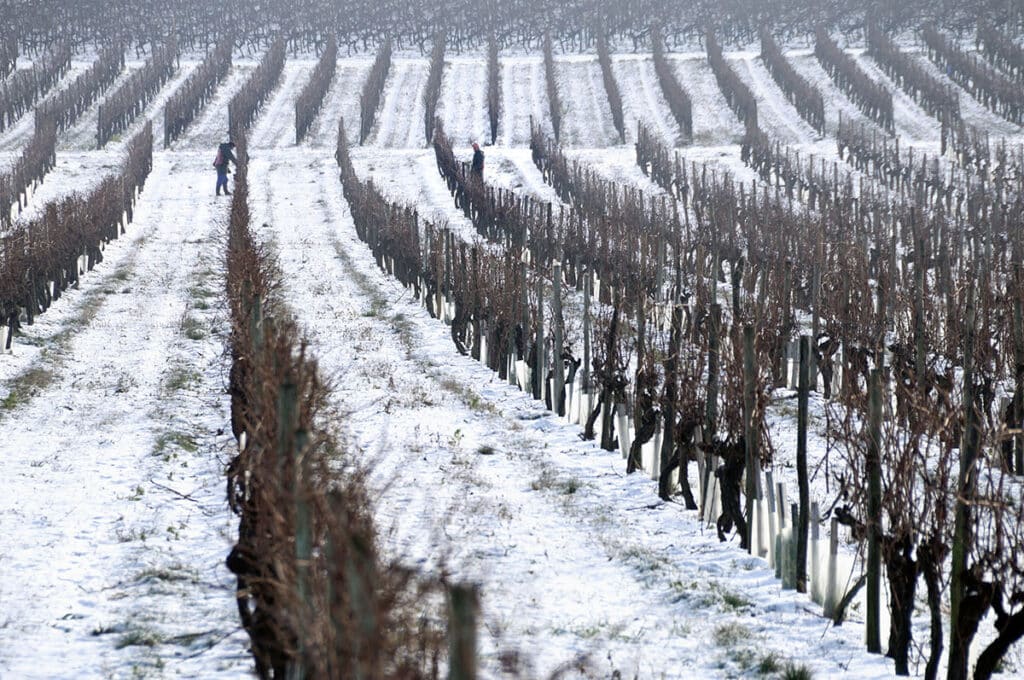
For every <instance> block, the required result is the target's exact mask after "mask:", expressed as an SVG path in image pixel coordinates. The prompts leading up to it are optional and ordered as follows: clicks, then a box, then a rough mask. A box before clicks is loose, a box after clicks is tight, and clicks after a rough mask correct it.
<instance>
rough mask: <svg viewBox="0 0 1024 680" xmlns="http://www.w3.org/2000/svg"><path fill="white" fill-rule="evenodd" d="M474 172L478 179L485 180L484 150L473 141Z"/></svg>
mask: <svg viewBox="0 0 1024 680" xmlns="http://www.w3.org/2000/svg"><path fill="white" fill-rule="evenodd" d="M472 170H473V174H474V175H475V176H476V178H477V179H479V180H483V178H484V152H483V151H482V150H481V149H480V145H479V144H477V143H476V142H473V167H472Z"/></svg>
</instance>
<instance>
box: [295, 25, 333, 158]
mask: <svg viewBox="0 0 1024 680" xmlns="http://www.w3.org/2000/svg"><path fill="white" fill-rule="evenodd" d="M337 69H338V42H337V41H336V40H335V39H334V38H333V37H331V38H328V40H327V45H326V46H325V47H324V51H323V52H322V53H321V54H320V59H319V60H318V61H317V63H316V68H314V69H313V75H312V76H311V77H310V79H309V82H307V83H306V84H305V85H304V86H303V88H302V91H301V92H300V93H299V96H298V97H297V98H296V99H295V143H296V144H298V143H299V142H301V141H302V139H303V137H305V136H306V133H307V132H308V131H309V128H310V126H311V125H313V121H314V120H316V114H317V113H319V111H320V107H321V106H323V103H324V97H326V96H327V90H328V89H330V87H331V81H333V80H334V72H335V71H336V70H337Z"/></svg>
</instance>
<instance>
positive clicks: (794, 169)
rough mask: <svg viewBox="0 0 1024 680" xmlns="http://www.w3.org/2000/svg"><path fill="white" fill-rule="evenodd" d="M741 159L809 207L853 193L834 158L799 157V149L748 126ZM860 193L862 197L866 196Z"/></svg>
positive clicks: (820, 206) (819, 206)
mask: <svg viewBox="0 0 1024 680" xmlns="http://www.w3.org/2000/svg"><path fill="white" fill-rule="evenodd" d="M740 155H741V158H742V159H743V162H744V163H746V164H747V165H748V166H750V168H751V169H753V170H754V171H755V172H757V174H758V175H759V176H760V177H761V179H763V180H764V181H765V182H766V183H767V184H768V185H769V186H775V187H779V186H781V187H783V188H784V189H785V194H786V197H787V198H790V199H792V198H796V199H798V200H800V201H802V202H804V203H806V204H807V207H808V208H810V209H811V210H824V209H826V208H827V207H828V205H829V203H830V202H832V201H835V200H839V201H844V202H845V201H848V200H850V198H851V197H852V196H854V195H855V192H854V188H853V182H852V180H851V179H850V177H849V175H848V174H847V173H845V172H844V173H843V176H842V178H840V176H839V170H838V168H837V166H836V164H835V163H834V162H833V163H832V164H831V165H830V166H826V165H825V159H824V158H821V159H819V162H818V163H815V162H814V158H813V156H812V157H810V158H807V157H804V158H801V156H800V153H799V152H794V151H791V150H790V149H789V147H785V148H783V146H782V145H781V144H780V143H779V142H772V141H771V140H770V139H769V138H768V135H766V134H765V133H764V132H762V131H761V130H748V131H747V133H746V134H745V135H744V136H743V142H742V144H741V148H740ZM869 198H870V197H869V196H865V195H862V196H861V197H860V199H861V200H862V201H867V200H869Z"/></svg>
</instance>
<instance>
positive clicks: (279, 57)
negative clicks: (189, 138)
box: [228, 38, 284, 138]
mask: <svg viewBox="0 0 1024 680" xmlns="http://www.w3.org/2000/svg"><path fill="white" fill-rule="evenodd" d="M283 71H284V40H282V39H280V38H278V39H277V40H275V41H274V43H273V44H272V45H271V46H270V49H269V50H267V52H266V54H264V55H263V58H262V59H260V63H259V66H257V67H256V70H255V71H253V74H252V75H251V76H249V80H247V81H245V85H243V86H242V87H241V89H240V90H238V92H237V93H235V96H234V97H232V98H231V101H230V102H228V134H230V135H231V137H232V138H234V137H235V136H238V135H240V134H241V133H243V132H245V131H246V130H248V129H249V126H250V125H252V123H253V121H255V120H256V114H258V113H259V111H260V109H261V108H262V107H263V103H264V102H265V101H266V100H267V97H269V96H270V93H271V92H272V91H273V90H274V88H275V87H277V83H278V81H280V80H281V73H282V72H283Z"/></svg>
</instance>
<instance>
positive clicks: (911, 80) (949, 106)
mask: <svg viewBox="0 0 1024 680" xmlns="http://www.w3.org/2000/svg"><path fill="white" fill-rule="evenodd" d="M866 34H867V43H868V54H870V55H871V58H872V59H874V60H875V61H876V62H878V65H879V66H881V67H882V70H883V71H884V72H885V73H886V75H888V76H889V77H890V78H892V80H893V82H895V83H896V85H897V87H899V88H900V89H902V90H903V91H904V92H906V93H907V94H908V95H910V97H911V98H912V99H913V100H914V101H915V102H917V103H918V104H920V105H921V107H922V108H923V109H924V110H925V111H926V112H927V113H928V115H930V116H932V117H934V118H936V119H937V120H939V121H940V122H942V123H943V124H945V125H955V124H957V123H958V122H959V121H960V97H959V96H958V95H957V92H956V88H954V87H953V86H952V85H947V84H946V83H944V82H942V80H940V79H939V78H936V77H935V76H933V75H932V74H931V73H929V72H928V71H927V70H926V69H925V68H924V67H923V66H921V65H920V64H919V63H917V62H916V61H915V60H914V58H913V57H912V56H910V55H907V54H905V53H904V52H903V51H901V50H900V48H899V47H898V46H897V45H896V43H895V42H893V41H892V39H891V38H890V37H889V36H888V35H886V33H885V32H884V31H883V30H882V29H881V28H879V27H878V24H876V23H874V22H868V25H867V30H866Z"/></svg>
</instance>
